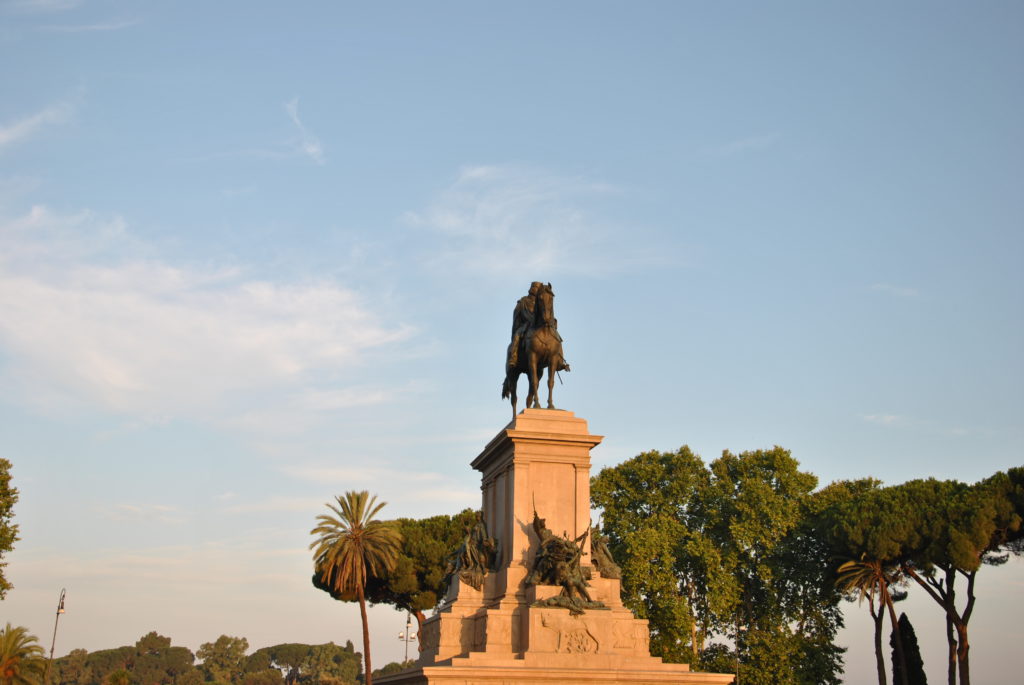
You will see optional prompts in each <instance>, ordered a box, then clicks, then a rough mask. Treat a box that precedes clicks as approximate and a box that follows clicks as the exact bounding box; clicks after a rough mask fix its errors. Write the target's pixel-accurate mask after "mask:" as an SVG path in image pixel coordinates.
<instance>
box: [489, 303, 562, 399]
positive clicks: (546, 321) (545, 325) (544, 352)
mask: <svg viewBox="0 0 1024 685" xmlns="http://www.w3.org/2000/svg"><path fill="white" fill-rule="evenodd" d="M536 297H537V304H536V306H535V307H534V318H533V324H532V325H531V326H530V329H529V330H528V331H527V333H526V335H524V336H523V340H522V342H521V343H520V344H521V345H522V352H521V353H520V354H519V355H518V358H517V360H516V364H515V365H514V366H507V367H506V369H505V382H504V383H503V384H502V386H501V399H505V398H506V397H510V398H511V399H512V418H515V416H516V386H517V385H518V383H519V376H520V374H524V373H525V374H527V377H528V378H529V381H530V388H529V391H528V392H527V394H526V406H527V407H528V408H529V407H532V408H533V409H540V408H541V407H540V401H539V399H538V397H537V396H538V395H539V392H538V386H539V381H540V378H541V376H542V375H543V373H544V370H545V369H547V372H548V407H547V408H548V409H554V408H555V405H554V403H553V402H552V401H551V394H552V392H553V391H554V388H555V374H556V373H557V372H559V371H562V370H565V371H569V370H570V369H569V365H568V364H567V363H566V361H565V357H564V356H562V338H561V336H560V335H558V322H557V321H556V320H555V308H554V305H555V294H554V292H552V290H551V284H550V283H548V284H547V285H544V286H542V287H541V288H540V290H539V291H538V292H537V295H536Z"/></svg>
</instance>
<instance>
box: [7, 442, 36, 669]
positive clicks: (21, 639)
mask: <svg viewBox="0 0 1024 685" xmlns="http://www.w3.org/2000/svg"><path fill="white" fill-rule="evenodd" d="M0 461H3V460H0ZM45 654H46V652H45V651H43V647H42V646H41V645H40V644H39V639H38V638H37V637H36V636H35V635H30V634H29V632H28V629H27V628H23V627H22V626H11V624H10V623H8V624H7V627H6V628H4V629H3V631H2V632H0V685H35V684H36V683H40V682H42V677H43V668H44V664H45V660H44V659H43V657H44V656H45Z"/></svg>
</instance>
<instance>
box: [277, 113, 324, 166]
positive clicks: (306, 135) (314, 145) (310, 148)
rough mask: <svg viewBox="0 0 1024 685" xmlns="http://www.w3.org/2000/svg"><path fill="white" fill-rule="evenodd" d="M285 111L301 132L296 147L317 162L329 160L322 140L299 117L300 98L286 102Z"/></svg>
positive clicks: (322, 162)
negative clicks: (326, 157)
mask: <svg viewBox="0 0 1024 685" xmlns="http://www.w3.org/2000/svg"><path fill="white" fill-rule="evenodd" d="M284 108H285V111H286V112H288V116H289V118H291V120H292V123H293V124H295V128H296V129H297V130H298V133H299V140H298V142H297V143H296V149H297V150H298V151H299V152H300V153H302V154H304V155H306V156H307V157H309V158H310V159H311V160H313V161H314V162H316V163H317V164H324V163H325V162H326V161H327V160H326V159H325V157H324V148H323V145H321V144H320V141H319V140H318V139H317V137H316V136H314V135H313V134H312V133H310V132H309V130H308V129H307V128H306V127H305V125H304V124H303V123H302V120H301V119H300V118H299V99H298V98H293V99H292V100H290V101H289V102H286V103H285V104H284Z"/></svg>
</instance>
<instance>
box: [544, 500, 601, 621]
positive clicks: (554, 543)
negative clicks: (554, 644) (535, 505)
mask: <svg viewBox="0 0 1024 685" xmlns="http://www.w3.org/2000/svg"><path fill="white" fill-rule="evenodd" d="M533 530H534V532H536V533H537V538H538V539H539V540H540V548H539V549H538V550H537V556H535V557H534V559H533V570H532V571H530V575H528V576H526V583H527V585H558V586H561V588H562V593H561V594H560V595H558V596H557V597H548V598H547V599H544V600H538V601H536V602H534V603H533V605H534V606H549V607H563V608H565V609H568V610H569V613H570V614H572V615H573V616H579V615H580V614H582V613H583V611H584V610H585V609H607V608H608V607H606V606H605V605H604V602H595V601H594V600H593V599H592V598H591V597H590V593H589V592H587V580H588V579H589V577H590V573H589V570H590V569H584V568H583V567H581V566H580V561H581V560H582V559H583V545H584V544H586V540H587V535H588V534H589V533H590V530H589V529H587V530H585V531H583V535H580V536H579V537H578V538H576V539H572V538H570V537H569V536H568V535H565V534H563V535H562V536H561V537H558V536H557V535H555V534H554V533H552V532H551V531H550V530H548V527H547V524H546V522H545V521H544V519H542V518H541V517H540V516H538V515H537V510H536V509H534V511H533Z"/></svg>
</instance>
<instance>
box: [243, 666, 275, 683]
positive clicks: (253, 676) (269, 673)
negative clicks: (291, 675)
mask: <svg viewBox="0 0 1024 685" xmlns="http://www.w3.org/2000/svg"><path fill="white" fill-rule="evenodd" d="M238 683H239V685H282V683H284V676H282V675H281V671H279V670H277V669H276V668H265V669H263V670H261V671H251V672H250V671H246V672H245V673H243V674H242V676H241V677H240V678H239V680H238Z"/></svg>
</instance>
